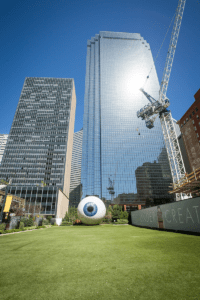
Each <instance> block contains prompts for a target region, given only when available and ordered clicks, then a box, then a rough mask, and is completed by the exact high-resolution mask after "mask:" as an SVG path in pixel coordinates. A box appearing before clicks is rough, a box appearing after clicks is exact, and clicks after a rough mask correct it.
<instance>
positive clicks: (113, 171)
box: [81, 32, 172, 203]
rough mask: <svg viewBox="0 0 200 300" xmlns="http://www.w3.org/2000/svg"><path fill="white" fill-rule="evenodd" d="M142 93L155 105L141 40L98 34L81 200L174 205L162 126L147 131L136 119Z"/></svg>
mask: <svg viewBox="0 0 200 300" xmlns="http://www.w3.org/2000/svg"><path fill="white" fill-rule="evenodd" d="M150 71H151V72H150ZM149 72H150V75H149ZM148 75H149V78H148V79H147V76H148ZM141 87H143V88H144V90H145V91H146V92H147V93H149V94H150V95H151V96H152V97H154V98H155V99H158V96H159V81H158V77H157V74H156V70H155V66H154V61H153V57H152V53H151V50H150V46H149V44H148V43H147V42H146V41H145V40H144V39H143V38H142V37H141V35H140V34H137V33H116V32H100V33H99V34H98V35H96V36H95V38H92V39H91V40H90V41H88V45H87V61H86V81H85V99H84V101H85V102H84V123H83V154H82V178H81V179H82V191H83V195H82V197H85V196H86V195H97V196H99V197H100V198H102V199H106V200H112V201H114V202H115V203H121V202H122V199H125V200H123V201H124V202H126V203H127V202H128V203H134V202H136V203H139V202H141V201H147V200H156V199H168V200H169V201H170V200H172V198H171V196H169V194H168V190H169V188H168V186H169V184H170V182H172V178H171V172H170V167H169V162H168V158H167V152H166V149H165V143H164V138H163V134H162V129H161V125H160V120H159V118H157V120H156V121H155V127H154V128H153V129H148V128H146V126H145V122H144V121H142V120H141V119H138V118H137V114H136V113H137V111H138V110H139V109H141V108H142V107H143V106H144V105H147V104H148V100H147V98H146V97H145V96H144V95H143V93H142V92H141V91H140V90H139V89H140V88H141ZM158 179H159V180H158ZM111 191H112V192H111ZM124 195H125V196H124ZM122 196H123V197H122Z"/></svg>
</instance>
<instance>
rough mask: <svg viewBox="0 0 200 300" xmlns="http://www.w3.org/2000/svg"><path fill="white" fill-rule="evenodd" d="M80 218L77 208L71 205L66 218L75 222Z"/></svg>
mask: <svg viewBox="0 0 200 300" xmlns="http://www.w3.org/2000/svg"><path fill="white" fill-rule="evenodd" d="M76 219H78V213H77V208H76V207H75V206H69V209H68V212H66V214H65V217H64V220H65V221H68V222H73V221H75V220H76Z"/></svg>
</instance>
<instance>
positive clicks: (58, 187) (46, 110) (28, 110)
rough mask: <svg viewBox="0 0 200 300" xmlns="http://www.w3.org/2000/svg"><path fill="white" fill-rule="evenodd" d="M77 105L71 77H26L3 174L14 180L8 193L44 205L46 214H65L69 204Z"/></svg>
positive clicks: (8, 145) (2, 166)
mask: <svg viewBox="0 0 200 300" xmlns="http://www.w3.org/2000/svg"><path fill="white" fill-rule="evenodd" d="M75 109H76V95H75V86H74V80H73V79H64V78H59V79H57V78H38V77H34V78H32V77H29V78H26V79H25V82H24V85H23V89H22V92H21V96H20V99H19V103H18V105H17V109H16V113H15V116H14V120H13V123H12V127H11V130H10V134H9V138H8V142H7V145H6V149H5V154H4V157H3V160H2V164H1V167H0V178H2V179H5V180H7V181H8V180H10V179H12V185H10V186H9V191H8V192H10V193H12V194H15V195H18V196H19V197H22V198H25V199H26V203H31V204H33V205H34V204H39V205H41V207H42V209H43V213H44V214H45V213H46V214H54V213H55V214H57V216H61V215H62V211H61V207H62V206H63V207H64V208H63V209H65V208H66V207H67V204H66V201H68V200H66V199H67V198H66V196H67V197H69V187H70V172H71V156H72V144H73V132H74V120H75ZM59 195H60V196H59ZM65 198H66V199H65ZM59 199H61V200H62V199H64V200H63V201H61V200H59ZM60 201H61V202H60Z"/></svg>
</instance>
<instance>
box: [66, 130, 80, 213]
mask: <svg viewBox="0 0 200 300" xmlns="http://www.w3.org/2000/svg"><path fill="white" fill-rule="evenodd" d="M82 141H83V129H81V130H80V131H78V132H74V137H73V150H72V166H71V176H70V193H69V200H70V201H69V205H70V206H76V207H77V206H78V204H79V202H80V199H81V161H82Z"/></svg>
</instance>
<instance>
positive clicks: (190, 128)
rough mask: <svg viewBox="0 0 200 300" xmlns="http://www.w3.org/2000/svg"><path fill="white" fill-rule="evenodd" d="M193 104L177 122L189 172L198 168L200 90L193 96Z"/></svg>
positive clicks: (199, 161) (199, 150) (199, 164)
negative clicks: (187, 160)
mask: <svg viewBox="0 0 200 300" xmlns="http://www.w3.org/2000/svg"><path fill="white" fill-rule="evenodd" d="M194 98H195V102H194V103H193V104H192V105H191V106H190V108H189V109H188V110H187V111H186V113H185V114H184V115H183V117H182V118H181V119H180V120H179V121H178V122H177V124H179V127H180V130H181V134H182V137H183V141H184V145H185V149H186V152H187V156H188V159H189V164H190V167H191V170H193V168H194V169H197V168H199V167H200V89H199V90H198V92H197V93H196V94H195V95H194Z"/></svg>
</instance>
